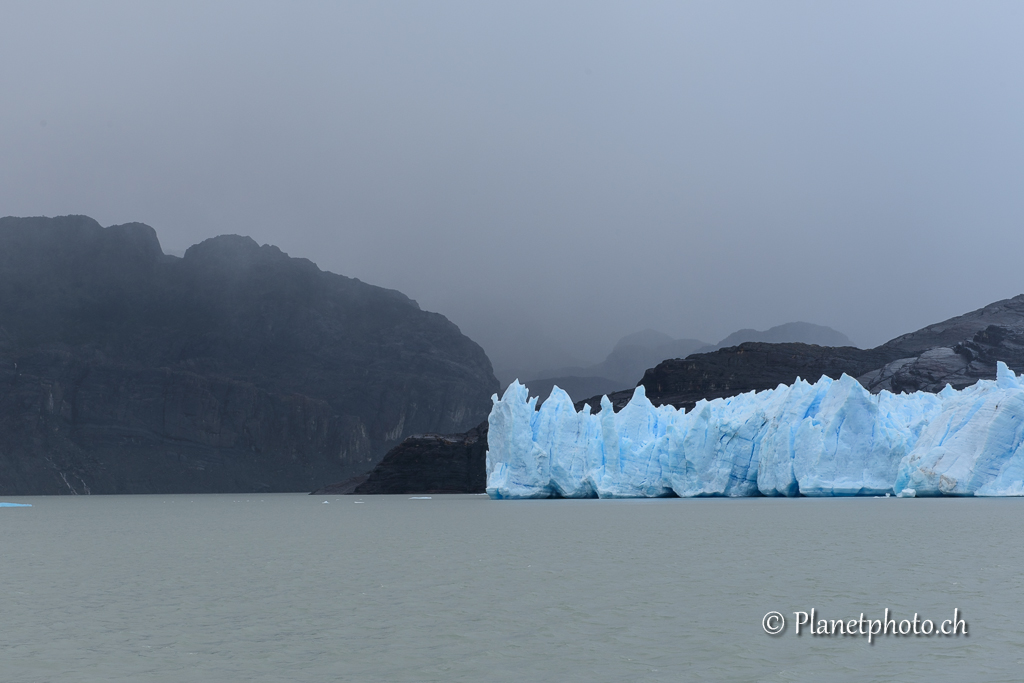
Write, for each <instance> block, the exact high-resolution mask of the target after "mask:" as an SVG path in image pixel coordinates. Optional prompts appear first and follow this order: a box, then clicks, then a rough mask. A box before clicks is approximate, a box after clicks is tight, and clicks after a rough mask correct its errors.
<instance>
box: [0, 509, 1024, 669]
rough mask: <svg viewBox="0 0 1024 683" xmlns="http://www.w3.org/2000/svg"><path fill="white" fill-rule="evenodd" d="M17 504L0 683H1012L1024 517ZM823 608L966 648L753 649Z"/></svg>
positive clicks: (1018, 659) (3, 553)
mask: <svg viewBox="0 0 1024 683" xmlns="http://www.w3.org/2000/svg"><path fill="white" fill-rule="evenodd" d="M4 500H8V501H14V502H30V503H32V504H33V505H34V507H31V508H12V509H0V576H2V581H3V594H2V595H3V597H2V603H0V626H2V628H0V672H2V673H0V678H2V679H3V680H5V681H6V680H10V681H334V680H340V681H616V682H619V681H684V680H699V679H703V680H766V681H790V680H795V681H803V680H821V681H825V680H827V681H843V680H849V681H864V680H879V681H883V680H884V681H888V680H903V681H915V680H920V681H934V680H987V681H995V680H1005V681H1017V680H1020V679H1021V677H1022V676H1024V667H1022V665H1024V585H1022V584H1024V581H1022V579H1024V545H1022V543H1021V542H1020V530H1021V528H1022V525H1024V500H1015V499H986V500H981V499H978V500H975V499H941V500H897V499H797V500H780V499H741V500H713V499H705V500H678V499H674V500H636V501H628V500H627V501H599V500H580V501H490V500H488V499H487V498H485V497H483V496H434V497H433V498H432V499H431V500H409V498H408V497H407V496H399V497H392V496H381V497H366V498H352V497H329V498H317V497H312V496H304V495H269V496H251V495H250V496H231V495H227V496H223V495H217V496H210V495H206V496H123V497H114V496H109V497H100V496H96V497H55V498H5V499H4ZM324 500H328V501H330V504H328V505H324V504H323V501H324ZM357 500H363V501H365V502H362V503H357V502H356V501H357ZM812 607H814V608H816V609H817V610H818V612H819V613H820V614H821V616H823V617H826V618H829V619H839V618H844V619H847V618H857V617H859V615H860V613H861V612H865V613H866V614H865V616H866V617H868V618H880V617H881V616H882V612H883V610H884V609H885V608H886V607H888V608H889V609H891V610H893V611H895V613H896V615H897V618H898V619H903V618H908V619H909V618H911V617H912V616H913V613H914V612H918V613H920V614H921V617H922V618H928V619H933V620H939V619H947V618H950V617H952V613H953V609H954V608H959V609H960V610H961V612H962V613H963V615H964V617H965V618H966V620H967V623H968V631H969V636H967V637H966V638H965V637H956V638H941V637H939V638H937V637H930V638H927V637H916V638H915V637H892V636H889V637H883V638H881V639H880V640H879V641H878V642H876V643H875V644H873V645H869V644H868V642H867V639H866V638H863V637H842V636H836V637H830V638H826V637H812V636H809V635H802V636H799V637H797V636H796V635H795V634H794V629H793V626H792V623H791V624H790V626H789V628H787V630H786V631H785V632H784V633H783V634H782V635H781V636H777V637H771V636H768V635H766V634H765V632H764V631H763V630H762V626H761V619H762V617H763V616H764V614H765V613H766V612H768V611H769V610H778V611H780V612H782V613H783V614H785V615H786V617H787V619H789V620H790V622H792V619H793V612H794V611H796V610H806V611H809V610H810V609H811V608H812Z"/></svg>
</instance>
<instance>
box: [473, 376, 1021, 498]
mask: <svg viewBox="0 0 1024 683" xmlns="http://www.w3.org/2000/svg"><path fill="white" fill-rule="evenodd" d="M492 401H493V404H494V405H493V407H492V409H491V414H490V417H489V431H488V451H487V493H488V495H490V496H491V497H492V498H549V497H564V498H592V497H600V498H638V497H663V496H681V497H696V496H730V497H737V496H757V495H765V496H798V495H803V496H868V495H870V496H877V495H885V494H896V495H899V496H928V495H932V496H935V495H963V496H966V495H978V496H1021V495H1024V381H1022V380H1021V379H1019V378H1018V377H1017V376H1016V375H1014V373H1013V372H1012V371H1010V370H1009V368H1007V367H1006V365H1005V364H1003V363H999V364H998V374H997V378H996V379H995V380H994V381H993V380H982V381H979V382H978V383H976V384H975V385H973V386H971V387H968V388H966V389H964V390H962V391H955V390H954V389H952V388H950V387H949V386H947V387H946V388H945V389H944V390H943V391H942V392H940V393H939V394H930V393H925V392H916V393H913V394H892V393H889V392H888V391H883V392H881V393H879V394H871V393H870V392H868V391H867V390H866V389H865V388H864V387H863V386H861V385H860V383H859V382H857V380H855V379H853V378H852V377H849V376H847V375H843V376H842V377H840V378H839V379H838V380H832V379H830V378H828V377H822V378H821V379H819V380H818V381H817V382H815V383H813V384H811V383H809V382H806V381H804V380H802V379H799V378H797V380H796V382H794V383H793V384H792V385H789V386H787V385H785V384H780V385H779V386H778V387H776V388H775V389H770V390H768V391H761V392H750V393H746V394H740V395H738V396H732V397H730V398H724V399H715V400H712V401H700V402H698V403H697V404H696V406H694V408H693V410H691V411H690V412H685V411H683V410H677V409H676V408H673V407H672V406H655V405H653V404H652V403H651V402H650V400H649V399H648V398H647V396H646V395H645V393H644V388H643V386H638V387H637V388H636V390H635V391H634V393H633V397H632V399H631V400H630V402H629V403H628V404H627V405H626V406H625V407H624V408H623V409H622V410H620V411H619V412H618V413H616V412H614V410H613V409H612V405H611V402H610V401H609V400H608V399H607V397H605V398H604V399H602V401H601V409H600V410H599V411H598V412H597V413H596V414H592V413H591V411H590V407H589V406H584V408H583V410H582V411H576V410H575V408H574V407H573V403H572V399H570V398H569V395H568V394H566V393H565V392H564V391H562V390H561V389H559V388H558V387H555V388H554V389H552V391H551V396H550V397H549V398H548V400H546V401H545V402H544V403H543V404H542V405H541V406H540V408H538V407H537V398H531V397H530V396H529V391H528V390H527V388H526V387H525V386H523V385H522V384H520V383H519V382H513V383H512V384H511V385H509V387H508V388H507V389H506V390H505V393H504V395H503V396H502V397H501V398H500V399H499V398H498V396H497V395H495V396H493V397H492Z"/></svg>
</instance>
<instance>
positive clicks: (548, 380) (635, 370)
mask: <svg viewBox="0 0 1024 683" xmlns="http://www.w3.org/2000/svg"><path fill="white" fill-rule="evenodd" d="M706 346H707V344H706V343H705V342H702V341H700V340H698V339H673V338H672V337H670V336H669V335H667V334H665V333H664V332H659V331H657V330H652V329H646V330H641V331H640V332H634V333H633V334H629V335H626V336H625V337H623V338H622V339H620V340H619V341H618V342H617V343H616V344H615V347H614V348H613V349H612V351H611V353H609V354H608V356H607V357H606V358H605V359H604V360H603V361H601V362H600V363H597V364H595V365H590V366H587V367H563V368H558V369H555V370H550V371H548V372H547V373H544V374H543V376H542V377H540V378H538V379H533V380H528V381H526V382H523V383H524V384H526V386H527V387H529V388H530V391H531V395H534V396H541V397H543V398H546V397H547V395H548V393H550V391H551V386H552V385H554V384H557V385H558V386H559V387H561V388H562V389H565V390H566V391H567V392H568V393H569V395H570V396H590V395H591V393H587V389H596V391H594V392H593V393H607V392H608V391H616V390H621V389H626V388H632V387H635V386H636V383H637V382H638V381H639V380H640V378H641V377H643V374H644V371H645V370H646V369H647V368H649V367H652V366H654V365H656V364H657V363H659V362H661V361H662V360H664V359H666V358H685V357H686V356H689V355H690V354H691V353H693V352H694V351H697V350H698V349H700V348H703V347H706ZM567 378H577V380H578V381H574V382H570V381H568V380H567ZM569 385H571V386H572V387H573V389H570V388H569ZM574 389H575V390H576V392H577V393H574V391H573V390H574ZM534 391H537V392H539V393H532V392H534Z"/></svg>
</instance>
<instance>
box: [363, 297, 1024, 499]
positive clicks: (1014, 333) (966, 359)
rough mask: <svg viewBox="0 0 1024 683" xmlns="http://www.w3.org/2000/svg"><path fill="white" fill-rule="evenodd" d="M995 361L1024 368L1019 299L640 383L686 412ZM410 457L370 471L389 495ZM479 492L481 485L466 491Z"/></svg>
mask: <svg viewBox="0 0 1024 683" xmlns="http://www.w3.org/2000/svg"><path fill="white" fill-rule="evenodd" d="M998 361H1003V362H1005V363H1006V364H1007V366H1009V368H1010V369H1011V370H1014V371H1016V372H1018V373H1020V372H1022V371H1024V295H1019V296H1016V297H1014V298H1012V299H1006V300H1003V301H997V302H995V303H993V304H989V305H988V306H985V307H984V308H981V309H978V310H976V311H973V312H971V313H967V314H965V315H961V316H958V317H956V318H951V319H950V320H946V321H944V322H941V323H937V324H935V325H930V326H928V327H925V328H923V329H920V330H918V331H916V332H912V333H910V334H906V335H903V336H900V337H897V338H896V339H893V340H891V341H889V342H886V343H885V344H882V345H881V346H879V347H877V348H874V349H858V348H854V347H851V346H842V347H829V346H817V345H814V344H800V343H785V344H773V343H766V342H746V343H743V344H740V345H738V346H733V347H730V348H723V349H718V350H717V351H713V352H710V353H698V354H693V355H691V356H688V357H687V358H685V359H678V358H677V359H669V360H665V361H662V362H661V363H659V364H658V365H656V366H655V367H653V368H651V369H649V370H647V372H646V373H644V376H643V378H642V379H641V380H640V383H639V384H640V385H642V386H643V387H644V390H645V392H646V397H647V398H648V399H650V401H651V402H652V403H653V404H654V405H670V406H673V407H674V408H686V409H687V410H690V409H692V408H693V406H694V405H695V404H696V402H697V401H699V400H700V399H703V398H706V399H714V398H724V397H727V396H735V395H737V394H741V393H745V392H748V391H755V390H756V391H763V390H766V389H774V388H775V387H777V386H778V385H779V384H787V385H788V384H792V383H793V382H794V381H795V380H796V378H797V377H801V378H803V379H805V380H808V381H810V382H816V381H817V380H818V379H819V378H820V377H821V376H822V375H827V376H828V377H831V378H833V379H838V378H839V377H840V376H842V375H843V374H844V373H845V374H847V375H850V376H851V377H856V378H857V379H858V381H859V382H860V383H861V384H862V385H863V386H864V387H865V388H867V389H868V390H869V391H871V393H874V394H877V393H879V392H881V391H882V390H883V389H887V390H889V391H892V392H895V393H899V392H901V391H905V392H908V393H909V392H912V391H928V392H932V393H935V392H938V391H941V390H942V389H943V387H945V386H946V384H947V383H949V384H952V386H953V387H954V388H955V389H962V388H964V387H966V386H969V385H972V384H974V383H975V382H976V381H977V380H979V379H994V378H995V377H996V363H997V362H998ZM633 394H634V392H633V390H632V389H630V390H627V391H618V392H615V393H612V394H609V395H608V399H609V402H610V403H611V405H612V406H613V407H614V408H615V410H617V411H618V410H621V409H622V408H623V407H625V406H626V405H627V404H628V403H629V401H630V399H631V398H632V397H633ZM584 405H590V407H591V410H592V412H594V413H596V412H597V411H598V410H600V408H601V396H594V397H592V398H589V399H585V400H582V401H577V402H576V403H575V408H576V410H581V409H582V407H583V406H584ZM484 426H486V422H485V423H484V425H481V427H484ZM478 429H479V428H478ZM449 438H450V439H451V441H452V443H453V444H456V445H453V446H452V448H457V447H458V446H457V444H459V443H461V442H460V441H459V439H458V435H455V436H452V437H449ZM413 457H416V451H415V449H413V448H412V447H411V444H410V447H409V448H406V449H404V450H403V455H402V456H401V457H395V458H393V459H388V460H387V462H386V463H382V464H381V465H380V466H379V468H378V470H375V472H374V473H373V474H374V476H380V477H385V476H386V477H387V478H388V480H389V481H392V482H396V484H395V485H394V486H393V488H392V492H395V493H400V492H405V490H400V489H401V486H399V485H398V482H404V484H403V485H404V486H406V487H408V490H409V491H413V490H418V489H417V488H416V487H417V486H418V483H417V479H416V477H417V476H418V474H417V473H418V472H419V471H420V470H419V469H417V468H415V467H407V466H406V464H405V463H406V462H407V461H409V460H410V459H411V458H413ZM447 457H449V458H451V457H453V456H452V455H451V454H449V455H448V456H447ZM462 457H464V458H466V459H467V461H468V460H469V459H470V458H473V462H474V463H476V462H477V460H479V458H478V457H477V455H476V452H475V451H474V452H473V454H472V455H471V453H470V451H469V450H468V449H467V450H464V451H463V456H462ZM480 462H482V460H480ZM474 466H476V465H475V464H474ZM385 469H386V470H387V471H386V472H385V471H383V470H385ZM481 491H483V488H479V489H478V488H473V489H471V490H469V489H467V490H466V491H465V492H467V493H470V492H471V493H478V492H481Z"/></svg>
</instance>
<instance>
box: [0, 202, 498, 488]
mask: <svg viewBox="0 0 1024 683" xmlns="http://www.w3.org/2000/svg"><path fill="white" fill-rule="evenodd" d="M497 389H498V383H497V380H496V379H495V377H494V375H493V373H492V371H491V365H490V362H489V361H488V360H487V357H486V355H485V354H484V352H483V350H482V349H481V348H480V347H479V346H478V345H477V344H476V343H474V342H473V341H472V340H470V339H468V338H467V337H465V336H464V335H462V334H461V333H460V332H459V329H458V328H457V327H456V326H455V325H454V324H452V323H451V322H450V321H448V320H447V319H446V318H444V317H443V316H441V315H439V314H437V313H429V312H426V311H422V310H420V308H419V306H418V305H417V304H416V302H414V301H412V300H411V299H409V298H408V297H406V296H405V295H403V294H401V293H400V292H397V291H393V290H387V289H383V288H380V287H374V286H372V285H368V284H366V283H363V282H360V281H359V280H355V279H351V278H347V277H343V276H341V275H335V274H333V273H327V272H323V271H321V270H320V269H319V268H317V266H316V265H315V264H313V263H312V262H310V261H307V260H305V259H295V258H290V257H289V256H288V255H287V254H284V253H282V252H281V251H280V250H278V249H277V248H276V247H272V246H267V245H264V246H259V245H258V244H257V243H256V242H254V241H253V240H251V239H250V238H248V237H239V236H233V235H226V236H221V237H216V238H213V239H210V240H207V241H205V242H203V243H201V244H197V245H195V246H193V247H191V248H190V249H189V250H188V251H187V252H186V253H185V255H184V257H183V258H177V257H173V256H167V255H164V254H163V252H162V251H161V248H160V244H159V241H158V240H157V236H156V233H155V232H154V231H153V229H152V228H150V227H148V226H146V225H142V224H139V223H132V224H127V225H119V226H113V227H109V228H103V227H101V226H100V225H99V224H98V223H96V222H95V221H94V220H92V219H90V218H87V217H84V216H65V217H61V218H52V219H51V218H3V219H0V493H3V494H7V495H13V494H46V493H90V492H91V493H166V492H214V491H224V492H234V491H302V490H305V491H309V490H311V489H313V488H315V487H316V486H319V485H321V484H322V483H323V482H324V481H336V480H339V479H343V478H345V477H351V476H354V475H356V474H359V473H360V472H365V471H366V470H368V469H369V468H370V467H372V466H373V465H374V464H375V463H376V462H377V461H378V460H379V459H380V458H381V457H382V456H383V455H384V454H385V452H386V451H387V450H388V449H389V448H390V447H392V446H393V445H395V444H397V443H400V442H401V441H402V439H404V438H405V437H406V436H408V435H409V434H416V433H422V432H459V431H462V430H465V429H467V428H470V427H472V426H473V425H476V424H478V423H479V422H480V421H481V420H482V419H484V418H485V417H486V415H487V411H488V409H489V406H490V401H489V397H490V395H491V394H492V393H493V392H494V391H496V390H497Z"/></svg>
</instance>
